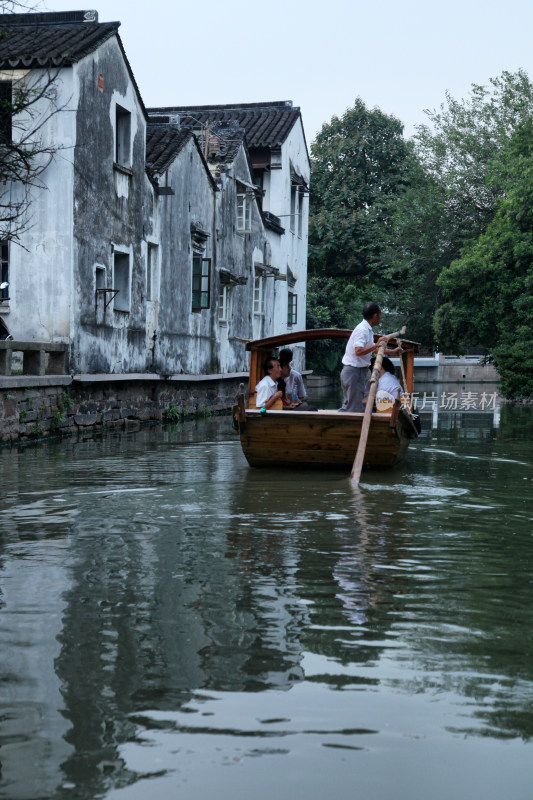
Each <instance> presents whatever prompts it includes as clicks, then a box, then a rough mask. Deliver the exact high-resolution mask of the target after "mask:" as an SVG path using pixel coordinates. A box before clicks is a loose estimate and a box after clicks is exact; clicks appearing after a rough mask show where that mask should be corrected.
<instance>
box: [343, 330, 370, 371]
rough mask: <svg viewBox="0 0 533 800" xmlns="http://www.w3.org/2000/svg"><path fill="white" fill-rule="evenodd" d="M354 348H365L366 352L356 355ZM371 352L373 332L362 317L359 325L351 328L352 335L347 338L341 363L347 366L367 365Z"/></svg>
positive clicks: (368, 364)
mask: <svg viewBox="0 0 533 800" xmlns="http://www.w3.org/2000/svg"><path fill="white" fill-rule="evenodd" d="M356 348H357V350H359V351H361V350H367V352H366V353H365V355H362V356H358V355H356ZM372 352H374V334H373V333H372V326H371V325H370V323H369V322H368V321H367V320H366V319H363V320H362V321H361V322H360V323H359V325H357V326H356V327H355V328H354V329H353V331H352V335H351V336H350V338H349V339H348V344H347V345H346V350H345V352H344V355H343V357H342V363H343V364H344V365H345V366H348V367H369V366H370V354H371V353H372Z"/></svg>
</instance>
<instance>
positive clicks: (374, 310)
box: [339, 303, 402, 411]
mask: <svg viewBox="0 0 533 800" xmlns="http://www.w3.org/2000/svg"><path fill="white" fill-rule="evenodd" d="M380 320H381V308H380V307H379V306H378V304H377V303H367V304H366V306H365V307H364V308H363V319H362V321H361V322H360V323H359V325H357V327H356V328H354V330H353V331H352V335H351V336H350V338H349V339H348V344H347V345H346V351H345V353H344V356H343V358H342V363H343V365H344V366H343V368H342V371H341V385H342V394H343V403H342V407H341V408H339V411H364V410H365V407H364V404H363V398H364V396H365V385H366V382H367V380H368V378H369V374H368V368H369V366H370V356H371V355H372V353H377V351H378V347H379V343H380V342H382V341H383V340H384V339H385V338H386V337H385V336H380V337H379V339H378V340H377V342H374V334H373V333H372V328H375V327H376V325H379V322H380ZM401 352H402V348H401V347H396V348H395V349H390V348H389V349H387V350H385V354H386V355H388V356H395V355H399V354H400V353H401Z"/></svg>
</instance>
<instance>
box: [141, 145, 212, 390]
mask: <svg viewBox="0 0 533 800" xmlns="http://www.w3.org/2000/svg"><path fill="white" fill-rule="evenodd" d="M161 184H164V185H168V186H170V187H171V188H172V189H173V191H174V195H167V196H164V197H160V198H159V199H158V206H159V215H160V225H161V231H162V237H161V268H160V269H161V288H160V304H159V317H158V328H159V329H158V334H157V336H158V338H157V344H156V365H157V368H158V369H159V370H160V371H161V372H163V373H164V372H168V373H174V372H188V373H189V372H190V373H198V374H199V373H203V372H218V371H219V369H218V359H217V345H216V335H217V299H218V298H217V294H216V290H215V285H214V281H213V268H214V263H215V261H216V245H215V242H214V235H213V234H214V221H215V188H214V186H213V184H212V182H211V180H210V178H209V175H208V173H207V171H206V169H205V165H204V163H203V161H202V159H201V157H200V154H199V152H198V149H197V147H196V145H195V143H194V141H193V140H192V139H190V140H189V141H188V142H187V144H186V145H185V146H184V147H183V148H182V150H181V151H180V153H179V154H178V156H177V158H176V159H175V160H174V161H173V163H172V165H171V166H170V168H169V170H168V173H167V175H166V177H165V179H164V180H163V181H161ZM191 224H193V225H195V226H197V227H198V228H200V229H201V230H202V231H204V232H205V233H206V234H207V238H206V240H205V251H204V253H203V257H204V258H210V259H211V298H210V307H209V308H208V309H204V310H202V311H199V312H197V313H194V314H193V313H192V312H191V307H192V259H193V246H192V240H191Z"/></svg>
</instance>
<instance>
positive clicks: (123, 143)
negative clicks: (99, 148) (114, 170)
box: [115, 105, 131, 167]
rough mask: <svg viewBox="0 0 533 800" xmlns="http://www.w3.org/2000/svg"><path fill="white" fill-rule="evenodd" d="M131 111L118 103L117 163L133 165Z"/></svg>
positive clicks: (116, 126)
mask: <svg viewBox="0 0 533 800" xmlns="http://www.w3.org/2000/svg"><path fill="white" fill-rule="evenodd" d="M130 150H131V113H130V112H129V111H128V110H127V109H125V108H122V106H119V105H117V107H116V118H115V163H117V164H119V165H120V166H121V167H131V154H130Z"/></svg>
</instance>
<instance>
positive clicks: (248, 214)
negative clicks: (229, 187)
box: [236, 183, 253, 233]
mask: <svg viewBox="0 0 533 800" xmlns="http://www.w3.org/2000/svg"><path fill="white" fill-rule="evenodd" d="M252 203H253V194H252V192H251V190H247V189H246V187H245V186H243V185H242V184H241V183H238V184H237V225H236V227H237V230H238V231H240V232H241V233H242V232H245V231H251V230H252Z"/></svg>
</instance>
